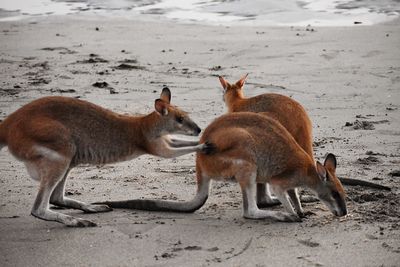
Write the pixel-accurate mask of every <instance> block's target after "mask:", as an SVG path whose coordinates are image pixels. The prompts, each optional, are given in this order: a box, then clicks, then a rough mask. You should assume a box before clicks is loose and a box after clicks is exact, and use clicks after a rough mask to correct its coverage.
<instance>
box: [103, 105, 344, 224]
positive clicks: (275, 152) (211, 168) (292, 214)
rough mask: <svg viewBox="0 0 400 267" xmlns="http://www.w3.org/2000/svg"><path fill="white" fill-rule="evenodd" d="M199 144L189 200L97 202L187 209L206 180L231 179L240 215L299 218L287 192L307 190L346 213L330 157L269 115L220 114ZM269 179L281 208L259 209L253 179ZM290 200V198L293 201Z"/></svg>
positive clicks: (196, 203) (197, 202)
mask: <svg viewBox="0 0 400 267" xmlns="http://www.w3.org/2000/svg"><path fill="white" fill-rule="evenodd" d="M200 143H203V144H206V147H205V149H203V150H202V151H201V152H197V155H196V175H197V186H198V187H197V194H196V196H195V197H194V198H193V199H192V200H191V201H186V202H174V201H164V200H141V199H135V200H126V201H108V202H103V203H105V204H107V205H109V206H111V207H113V208H130V209H142V210H153V211H174V212H193V211H195V210H197V209H199V208H200V207H201V206H203V204H204V203H205V202H206V200H207V197H208V192H209V185H210V180H212V179H214V180H234V181H237V182H238V183H239V184H240V187H241V189H242V194H243V216H244V217H245V218H250V219H262V218H273V219H276V220H279V221H285V222H286V221H289V222H290V221H300V220H301V218H300V217H299V215H298V213H297V212H296V211H295V210H294V208H293V206H292V204H291V202H290V201H289V199H288V191H290V190H293V189H295V188H298V187H305V188H308V189H310V190H311V191H312V192H314V193H315V194H316V196H317V197H318V198H319V199H320V200H321V201H322V202H323V203H325V204H326V205H327V206H328V208H329V209H330V210H331V212H332V213H333V214H334V215H336V216H344V215H346V214H347V209H346V203H345V193H344V190H343V187H342V185H341V183H340V181H339V180H338V178H337V177H336V174H335V171H336V158H335V156H334V155H333V154H328V156H327V157H326V159H325V162H324V165H322V164H321V163H319V162H317V163H315V162H314V160H313V158H312V157H310V155H309V154H308V153H306V152H305V151H304V149H303V148H302V147H300V145H299V144H298V143H297V142H296V140H295V139H294V138H293V136H292V135H291V134H290V133H289V132H288V131H287V130H286V128H284V127H283V126H282V125H281V124H280V123H279V122H277V121H276V120H275V119H272V118H269V117H267V116H263V115H260V114H257V113H253V112H237V113H229V114H226V115H223V116H221V117H219V118H217V119H216V120H214V122H212V123H211V124H210V125H209V126H208V127H207V128H206V129H205V131H204V134H203V135H202V137H201V138H200ZM257 183H269V184H270V185H271V187H272V189H273V191H274V193H275V194H276V196H277V197H278V199H279V201H280V202H281V203H282V204H283V206H284V207H285V209H286V212H280V211H270V210H260V209H259V208H258V207H257V204H256V184H257ZM293 204H295V203H293Z"/></svg>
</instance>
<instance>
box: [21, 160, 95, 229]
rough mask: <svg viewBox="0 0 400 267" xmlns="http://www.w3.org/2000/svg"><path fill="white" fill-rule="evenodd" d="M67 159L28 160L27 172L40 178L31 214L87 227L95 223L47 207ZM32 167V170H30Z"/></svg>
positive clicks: (62, 175) (61, 177) (63, 171)
mask: <svg viewBox="0 0 400 267" xmlns="http://www.w3.org/2000/svg"><path fill="white" fill-rule="evenodd" d="M68 165H69V161H67V160H65V159H64V160H57V161H56V160H49V159H47V158H45V157H41V158H39V159H37V160H36V161H34V162H29V164H27V166H29V167H28V168H30V170H29V171H28V172H29V173H36V174H37V175H38V177H39V179H40V186H39V192H38V194H37V197H36V200H35V202H34V204H33V208H32V211H31V214H32V215H33V216H35V217H37V218H39V219H42V220H46V221H56V222H60V223H63V224H65V225H67V226H73V227H88V226H96V224H95V223H93V222H91V221H88V220H84V219H80V218H75V217H72V216H69V215H66V214H62V213H59V212H55V211H52V210H50V209H49V201H50V196H51V194H52V192H53V190H54V188H55V187H56V185H57V184H58V183H59V182H60V181H61V180H62V179H63V177H64V176H65V174H66V172H67V170H68ZM32 169H33V170H32Z"/></svg>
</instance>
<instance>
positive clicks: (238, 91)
mask: <svg viewBox="0 0 400 267" xmlns="http://www.w3.org/2000/svg"><path fill="white" fill-rule="evenodd" d="M247 76H248V74H246V75H245V76H243V77H242V78H241V79H240V80H239V81H237V82H236V83H234V84H230V83H229V82H228V81H226V80H225V79H224V77H222V76H219V81H220V83H221V85H222V88H223V89H224V95H223V100H224V102H225V103H227V104H228V105H229V104H230V103H231V102H233V101H234V100H236V99H237V98H243V92H242V88H243V85H244V82H245V81H246V78H247Z"/></svg>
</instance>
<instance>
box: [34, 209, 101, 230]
mask: <svg viewBox="0 0 400 267" xmlns="http://www.w3.org/2000/svg"><path fill="white" fill-rule="evenodd" d="M31 215H32V216H34V217H36V218H38V219H42V220H45V221H55V222H59V223H62V224H65V225H66V226H68V227H94V226H97V224H96V223H94V222H92V221H89V220H85V219H81V218H75V217H72V216H69V215H66V214H62V213H58V212H54V211H51V210H46V211H43V212H38V211H32V212H31Z"/></svg>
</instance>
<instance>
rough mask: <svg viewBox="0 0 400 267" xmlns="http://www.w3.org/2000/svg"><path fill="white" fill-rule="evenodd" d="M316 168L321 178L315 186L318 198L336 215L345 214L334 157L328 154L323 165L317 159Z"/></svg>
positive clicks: (342, 191) (343, 193)
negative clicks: (316, 186)
mask: <svg viewBox="0 0 400 267" xmlns="http://www.w3.org/2000/svg"><path fill="white" fill-rule="evenodd" d="M316 170H317V173H318V176H319V179H320V180H321V183H320V185H319V187H318V188H317V192H316V193H317V194H318V198H319V199H320V200H321V201H322V202H323V203H324V204H325V205H326V206H327V207H328V208H329V209H330V211H331V212H332V213H333V214H334V215H336V216H344V215H346V214H347V209H346V202H345V197H346V194H345V192H344V189H343V186H342V184H341V183H340V181H339V179H338V178H337V177H336V157H335V155H333V154H328V155H327V156H326V158H325V161H324V165H322V164H321V163H320V162H318V161H317V164H316Z"/></svg>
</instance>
